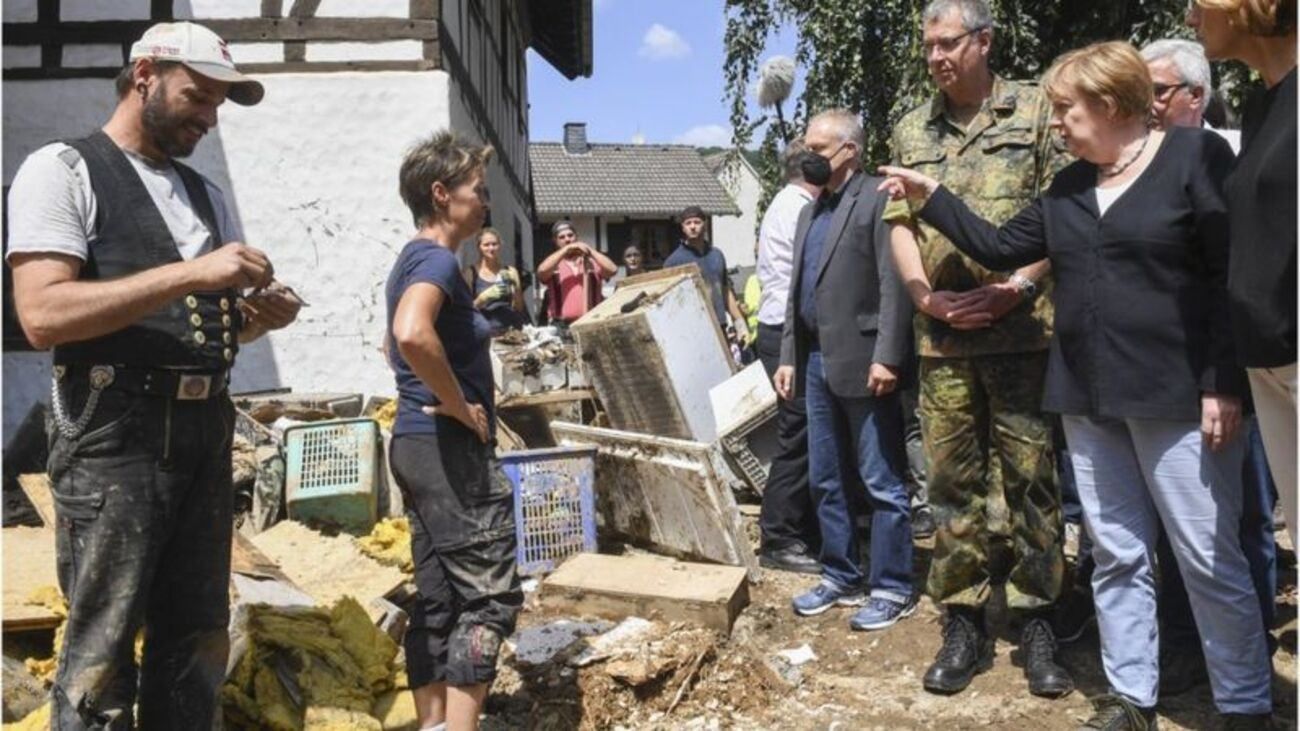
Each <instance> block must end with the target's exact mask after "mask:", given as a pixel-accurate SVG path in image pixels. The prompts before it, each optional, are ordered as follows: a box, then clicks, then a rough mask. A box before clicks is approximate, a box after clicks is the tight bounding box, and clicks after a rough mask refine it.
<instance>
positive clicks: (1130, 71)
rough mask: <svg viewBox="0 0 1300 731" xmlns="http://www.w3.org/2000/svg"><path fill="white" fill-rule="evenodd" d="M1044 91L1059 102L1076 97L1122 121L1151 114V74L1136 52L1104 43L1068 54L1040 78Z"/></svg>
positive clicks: (1116, 42)
mask: <svg viewBox="0 0 1300 731" xmlns="http://www.w3.org/2000/svg"><path fill="white" fill-rule="evenodd" d="M1043 90H1044V91H1046V92H1047V96H1048V98H1050V99H1051V100H1052V101H1054V102H1055V101H1058V100H1060V99H1062V98H1065V97H1072V96H1075V95H1076V94H1077V95H1078V96H1081V97H1083V98H1084V99H1085V100H1087V101H1089V102H1092V103H1093V104H1096V105H1098V106H1100V107H1102V108H1104V109H1106V110H1108V111H1109V112H1110V113H1111V114H1112V115H1114V116H1115V117H1117V118H1121V119H1131V118H1133V117H1145V116H1147V115H1150V114H1151V104H1152V102H1153V101H1154V99H1153V98H1152V91H1151V72H1150V71H1149V70H1148V69H1147V64H1146V61H1143V60H1142V56H1141V54H1139V53H1138V52H1137V49H1136V48H1134V47H1133V46H1131V45H1129V44H1128V43H1124V42H1123V41H1107V42H1105V43H1094V44H1092V45H1090V46H1084V47H1083V48H1077V49H1075V50H1073V51H1067V52H1065V53H1063V54H1061V55H1060V56H1058V57H1057V58H1056V61H1054V62H1053V63H1052V67H1051V68H1049V69H1048V70H1047V73H1046V74H1044V75H1043Z"/></svg>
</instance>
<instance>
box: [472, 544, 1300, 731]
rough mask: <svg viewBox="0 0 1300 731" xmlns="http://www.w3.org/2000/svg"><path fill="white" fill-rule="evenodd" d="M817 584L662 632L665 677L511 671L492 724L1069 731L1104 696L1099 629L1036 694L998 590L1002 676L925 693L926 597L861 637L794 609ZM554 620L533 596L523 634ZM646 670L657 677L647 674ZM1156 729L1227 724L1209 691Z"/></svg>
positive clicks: (780, 579) (1277, 687)
mask: <svg viewBox="0 0 1300 731" xmlns="http://www.w3.org/2000/svg"><path fill="white" fill-rule="evenodd" d="M1279 538H1280V540H1281V541H1284V542H1285V541H1286V539H1285V536H1282V535H1280V536H1279ZM930 548H931V545H930V542H929V541H920V542H918V543H917V554H918V559H917V563H918V565H917V569H918V571H920V570H922V569H923V568H924V567H925V566H927V565H928V560H929V555H930ZM1282 553H1283V555H1282V557H1281V562H1282V563H1283V564H1284V566H1285V568H1284V569H1283V570H1282V572H1281V576H1280V577H1279V578H1280V582H1279V583H1280V587H1279V594H1278V601H1279V605H1280V606H1279V615H1280V616H1279V621H1278V627H1277V628H1276V629H1274V631H1273V635H1274V636H1275V637H1277V638H1278V639H1279V642H1280V649H1279V650H1278V652H1277V653H1276V655H1275V656H1274V670H1275V672H1274V681H1273V693H1274V699H1275V714H1274V716H1275V720H1276V721H1277V722H1278V725H1277V727H1278V728H1281V729H1294V728H1296V573H1295V567H1294V553H1293V552H1292V551H1291V550H1290V545H1289V543H1286V544H1285V550H1284V551H1283V552H1282ZM918 575H924V574H921V573H918ZM815 581H816V577H808V576H799V575H795V574H788V573H783V572H774V571H766V570H764V571H763V572H762V574H761V577H760V579H759V581H758V582H757V583H756V584H754V585H753V586H751V589H750V596H751V605H750V606H749V607H748V608H747V609H746V610H745V611H744V612H743V613H742V614H741V616H740V618H739V619H738V620H737V622H736V625H735V627H734V629H733V631H732V634H731V637H730V638H721V637H716V636H713V635H711V634H710V633H707V632H703V631H701V630H691V629H687V628H683V627H676V628H666V629H665V630H664V634H665V636H664V637H663V638H662V640H661V641H660V642H658V643H652V644H651V645H650V650H649V651H647V652H646V653H644V654H647V656H649V657H651V660H650V661H651V662H654V663H659V664H660V667H659V668H658V670H659V671H660V673H659V674H658V675H657V676H655V677H654V678H653V679H652V680H649V681H646V680H645V678H644V677H642V678H639V679H638V678H634V679H633V680H632V681H631V682H629V681H628V678H627V672H626V669H625V668H624V669H619V670H617V671H615V672H613V673H612V674H611V672H610V671H609V668H606V667H604V664H596V665H593V666H588V667H583V668H573V667H560V668H556V667H547V668H545V669H543V670H542V671H537V670H536V669H533V670H530V671H526V672H524V673H523V674H521V673H520V672H519V670H518V669H517V668H515V667H514V666H512V665H511V664H510V663H506V667H504V669H503V672H502V675H501V677H500V679H499V680H498V683H497V685H496V686H495V687H494V689H493V694H492V696H491V698H490V699H489V704H488V711H489V720H488V723H487V725H486V728H488V729H493V730H495V729H506V728H533V729H543V728H545V729H564V728H580V729H598V728H613V729H732V728H735V729H769V728H770V729H777V728H779V729H846V730H847V729H912V728H917V729H919V728H942V729H974V728H1002V729H1044V730H1051V729H1073V728H1076V727H1077V726H1078V725H1079V724H1080V723H1082V722H1083V721H1084V720H1085V719H1086V718H1087V717H1088V715H1089V713H1090V705H1089V703H1088V697H1090V696H1093V695H1097V694H1101V693H1104V692H1105V690H1106V682H1105V677H1104V675H1103V673H1102V668H1101V658H1100V651H1099V648H1098V639H1097V634H1096V631H1095V630H1091V631H1089V632H1088V633H1087V634H1085V635H1084V637H1083V638H1082V639H1081V640H1080V641H1079V642H1077V643H1074V644H1072V645H1068V646H1065V647H1063V648H1062V653H1061V659H1062V661H1063V663H1064V664H1066V665H1067V666H1068V667H1069V668H1070V669H1071V671H1072V672H1073V673H1074V677H1075V681H1076V684H1077V686H1078V688H1077V689H1076V690H1075V691H1074V692H1073V693H1071V694H1070V695H1068V696H1066V697H1065V698H1062V699H1059V700H1045V699H1041V698H1035V697H1033V696H1031V695H1029V694H1028V692H1027V691H1026V689H1025V680H1024V676H1023V674H1022V670H1021V667H1020V658H1019V653H1018V652H1017V651H1016V649H1015V642H1016V638H1015V637H1014V636H1013V634H1012V633H1011V631H1010V630H1009V629H1008V628H1007V616H1006V612H1005V609H1002V607H1003V606H1004V605H1003V604H1002V602H1003V596H1002V593H1001V591H1000V590H999V591H998V592H997V593H996V596H995V600H994V602H993V605H992V606H991V607H990V624H991V626H992V627H993V628H994V631H995V633H996V634H997V656H996V660H995V665H994V667H993V669H992V670H991V671H990V672H988V673H985V674H983V675H980V676H978V677H976V679H975V681H974V682H973V683H972V684H971V686H970V687H969V688H968V689H967V690H966V691H965V692H963V693H961V694H959V695H956V696H952V697H943V696H937V695H932V694H930V693H927V692H925V691H924V690H923V689H922V687H921V676H922V675H923V674H924V672H925V670H926V668H927V667H928V666H929V664H930V662H931V661H932V660H933V658H934V655H935V652H936V651H937V650H938V647H939V644H940V615H939V612H938V610H937V609H936V607H935V605H934V604H933V603H932V602H930V601H929V599H923V600H922V602H921V604H920V607H919V609H918V611H917V612H916V614H914V615H913V616H912V617H910V618H909V619H906V620H904V621H903V622H901V623H899V624H898V625H895V626H894V627H893V628H891V629H889V630H886V631H883V632H869V633H864V632H853V631H851V630H850V629H849V628H848V620H849V617H850V613H851V611H852V610H850V609H834V610H832V611H830V612H827V613H825V614H823V615H821V616H818V617H813V618H806V619H805V618H797V617H795V616H794V614H793V613H792V612H791V610H790V607H789V600H790V597H791V596H793V595H794V594H796V593H798V592H800V591H803V590H804V589H806V588H808V587H810V586H812V585H813V584H814V583H815ZM554 619H556V617H551V616H548V615H547V614H546V612H545V611H544V610H543V609H542V608H541V607H540V606H538V604H537V599H536V597H535V596H530V599H529V606H528V608H527V609H526V611H525V613H524V615H523V617H522V618H521V625H523V626H538V625H540V624H544V623H546V622H549V621H552V620H554ZM804 644H807V645H808V646H810V647H811V649H812V650H813V652H814V653H815V654H816V656H817V657H816V659H815V660H812V661H809V662H807V663H806V664H803V665H801V666H798V667H792V666H791V665H790V664H788V663H787V662H785V661H784V659H780V658H777V657H776V654H777V653H778V652H780V651H782V650H788V649H795V648H799V647H800V646H802V645H804ZM665 658H667V659H665ZM647 674H650V675H653V672H651V673H642V675H647ZM615 676H617V677H615ZM1160 725H1161V728H1163V729H1213V728H1218V726H1219V721H1218V718H1217V714H1216V712H1215V709H1214V706H1213V703H1212V701H1211V698H1210V691H1209V687H1208V686H1207V685H1202V686H1200V687H1198V688H1196V689H1193V690H1192V691H1189V692H1188V693H1186V694H1184V695H1182V696H1179V697H1176V698H1172V699H1169V700H1167V701H1163V702H1162V704H1161V707H1160Z"/></svg>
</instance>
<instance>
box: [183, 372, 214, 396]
mask: <svg viewBox="0 0 1300 731" xmlns="http://www.w3.org/2000/svg"><path fill="white" fill-rule="evenodd" d="M211 392H212V376H195V375H190V374H184V373H183V374H181V377H180V378H179V379H178V380H177V382H176V400H177V401H202V400H203V399H206V398H207V397H208V394H210V393H211Z"/></svg>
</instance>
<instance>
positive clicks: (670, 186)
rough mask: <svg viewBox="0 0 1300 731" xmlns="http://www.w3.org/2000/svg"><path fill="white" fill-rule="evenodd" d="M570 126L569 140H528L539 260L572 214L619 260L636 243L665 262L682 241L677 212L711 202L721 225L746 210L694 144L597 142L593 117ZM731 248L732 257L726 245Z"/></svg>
mask: <svg viewBox="0 0 1300 731" xmlns="http://www.w3.org/2000/svg"><path fill="white" fill-rule="evenodd" d="M564 127H565V128H564V141H563V142H533V143H530V144H529V145H528V157H529V164H530V168H531V170H532V176H533V205H534V209H535V211H536V223H537V228H536V229H535V231H534V233H533V252H534V253H533V257H534V258H533V264H534V266H536V264H537V263H538V262H540V261H541V260H542V259H543V258H545V257H546V256H547V255H549V254H550V252H551V251H553V250H554V247H553V246H551V245H550V227H551V224H553V223H554V222H556V221H559V220H569V221H572V222H573V226H574V228H575V229H576V230H577V232H578V238H579V239H581V240H582V241H585V242H587V243H588V244H590V245H591V246H593V247H595V248H597V249H599V250H600V251H604V252H607V253H608V254H609V255H610V256H611V257H613V258H614V259H615V261H618V260H619V259H620V257H621V256H622V253H623V247H624V246H626V245H627V244H628V243H632V242H635V243H637V244H640V245H641V247H642V249H643V250H644V251H645V253H646V258H647V263H649V264H650V265H651V266H657V265H658V264H659V262H662V261H663V259H664V258H666V257H667V256H668V254H669V253H671V252H672V250H673V248H674V247H675V246H676V245H677V241H678V239H679V238H680V229H679V228H678V225H677V220H676V217H677V215H678V214H679V213H680V212H681V210H682V209H683V208H685V207H687V206H691V205H696V206H699V207H700V208H702V209H704V212H705V213H706V214H708V215H709V216H711V217H712V221H711V222H710V224H711V228H712V229H714V230H716V226H717V221H718V220H719V218H721V217H733V218H734V217H739V216H740V214H741V210H740V208H738V207H737V205H736V203H735V201H734V200H733V198H732V196H731V195H730V194H729V193H728V192H727V190H726V188H725V187H724V186H723V185H722V183H721V182H719V179H718V177H717V176H716V175H715V174H714V172H713V170H711V169H710V167H709V166H708V165H707V164H706V163H705V160H704V158H703V157H701V156H700V153H699V151H698V150H697V149H696V148H694V147H692V146H690V145H656V144H602V143H591V142H588V140H587V131H586V124H585V123H578V122H571V123H569V124H566V125H565V126H564ZM711 238H712V237H711ZM717 243H719V245H721V242H717ZM752 243H753V242H752V241H751V242H750V246H751V248H752ZM723 253H725V254H726V255H727V257H728V259H730V258H731V256H732V252H731V251H727V250H726V249H724V251H723ZM749 258H751V259H752V258H753V255H752V253H751V254H750V257H749Z"/></svg>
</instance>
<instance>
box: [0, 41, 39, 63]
mask: <svg viewBox="0 0 1300 731" xmlns="http://www.w3.org/2000/svg"><path fill="white" fill-rule="evenodd" d="M40 65H41V47H40V46H5V47H4V67H5V68H7V69H21V68H36V67H37V66H40Z"/></svg>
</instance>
